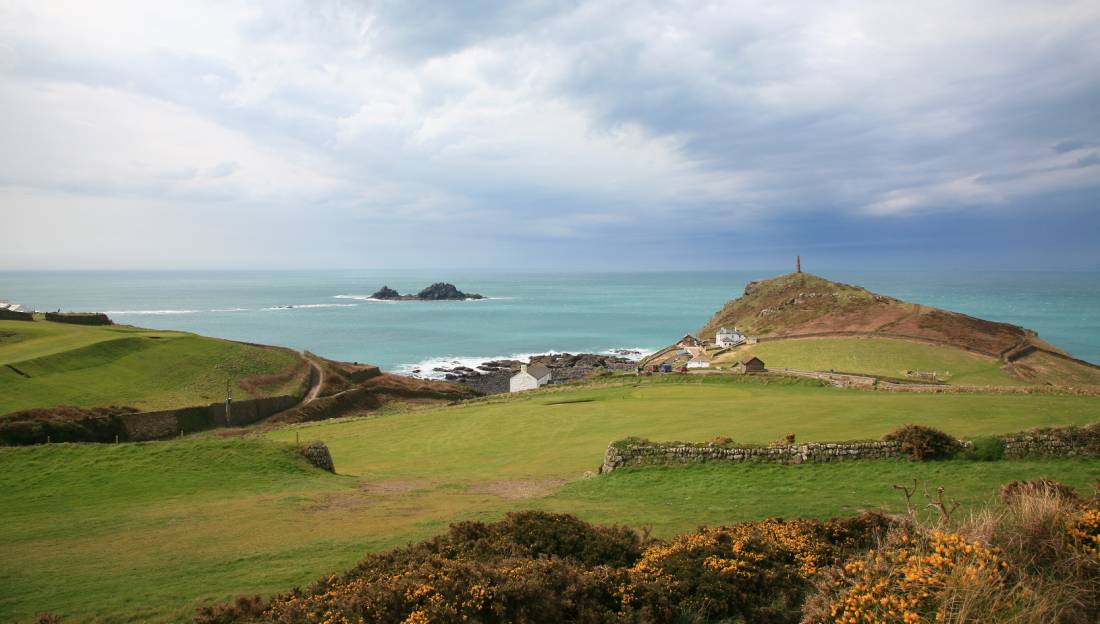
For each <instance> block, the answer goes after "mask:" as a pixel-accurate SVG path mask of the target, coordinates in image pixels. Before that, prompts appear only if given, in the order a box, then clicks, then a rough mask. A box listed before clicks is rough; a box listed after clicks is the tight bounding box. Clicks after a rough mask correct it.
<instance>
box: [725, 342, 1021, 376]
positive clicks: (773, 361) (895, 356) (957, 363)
mask: <svg viewBox="0 0 1100 624" xmlns="http://www.w3.org/2000/svg"><path fill="white" fill-rule="evenodd" d="M752 356H756V357H759V358H760V359H761V360H764V362H765V363H767V365H768V366H770V367H778V368H799V369H803V370H816V371H827V370H835V371H837V372H845V373H864V374H868V375H874V376H879V377H895V378H901V379H904V378H905V371H907V370H914V371H922V372H932V371H935V372H936V373H937V374H938V375H939V376H940V378H941V380H944V381H947V382H948V383H951V384H960V385H982V386H985V385H989V386H1012V385H1024V384H1026V383H1027V382H1026V381H1023V380H1020V379H1018V378H1016V377H1013V376H1012V375H1010V374H1008V373H1006V372H1005V371H1003V370H1001V365H1000V363H999V362H998V361H997V360H996V359H994V358H991V357H986V356H983V355H978V354H976V353H970V352H969V351H963V350H961V349H955V348H952V347H946V346H941V345H934V344H927V343H921V342H914V341H909V340H897V339H893V338H798V339H789V340H778V341H774V342H762V343H758V344H755V345H747V346H743V347H741V348H739V349H737V350H736V351H734V352H731V353H729V354H723V355H721V356H719V357H718V358H717V359H716V363H718V364H728V363H732V362H735V361H739V360H745V359H748V358H750V357H752Z"/></svg>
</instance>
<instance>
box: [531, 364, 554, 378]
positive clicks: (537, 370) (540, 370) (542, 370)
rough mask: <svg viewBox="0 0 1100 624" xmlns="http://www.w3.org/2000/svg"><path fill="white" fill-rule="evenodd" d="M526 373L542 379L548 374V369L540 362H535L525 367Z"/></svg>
mask: <svg viewBox="0 0 1100 624" xmlns="http://www.w3.org/2000/svg"><path fill="white" fill-rule="evenodd" d="M527 374H529V375H531V376H532V377H534V378H535V379H542V378H543V377H545V376H547V375H549V374H550V369H549V368H547V367H545V366H543V365H542V364H535V365H534V366H528V367H527Z"/></svg>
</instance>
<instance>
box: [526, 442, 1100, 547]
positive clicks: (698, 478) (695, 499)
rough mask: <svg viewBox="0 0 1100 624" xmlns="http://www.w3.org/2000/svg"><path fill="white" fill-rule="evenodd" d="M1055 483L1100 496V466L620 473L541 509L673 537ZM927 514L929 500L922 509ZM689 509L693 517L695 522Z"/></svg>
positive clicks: (571, 490)
mask: <svg viewBox="0 0 1100 624" xmlns="http://www.w3.org/2000/svg"><path fill="white" fill-rule="evenodd" d="M1039 477H1047V478H1051V479H1054V480H1057V481H1061V482H1063V483H1066V484H1068V485H1071V486H1074V487H1076V488H1078V490H1079V491H1081V492H1082V493H1088V492H1090V491H1091V490H1092V483H1093V482H1094V481H1096V480H1097V479H1100V461H1097V460H1094V459H1049V460H1029V461H1000V462H972V461H965V460H952V461H939V462H919V463H918V462H908V461H890V460H883V461H868V462H849V463H839V464H817V465H809V464H804V465H799V466H782V465H767V464H696V465H689V466H675V467H666V466H647V467H638V468H626V469H620V470H616V471H615V472H612V473H611V474H609V475H606V476H602V477H600V478H598V479H587V480H581V481H575V482H572V483H570V484H568V485H566V486H564V487H563V488H561V489H560V490H558V491H557V492H555V493H554V494H553V495H552V496H549V497H547V498H546V499H543V500H542V501H540V508H542V509H545V510H547V511H559V512H564V511H568V512H569V513H576V514H578V515H580V516H582V517H584V518H585V519H587V520H589V521H591V522H601V523H611V522H621V520H620V519H621V518H631V519H632V520H631V523H632V524H633V525H634V526H639V527H640V526H645V525H648V526H650V527H652V528H653V532H654V534H656V535H660V536H668V535H676V534H678V533H683V532H685V531H688V530H691V529H694V528H695V527H696V526H697V525H699V524H705V525H717V524H723V523H729V522H732V521H741V520H759V519H762V518H771V517H777V516H785V517H789V516H792V515H793V516H802V517H808V518H830V517H836V516H843V515H852V514H857V513H860V512H863V511H868V510H875V511H888V512H895V513H903V512H905V498H904V496H903V495H902V494H901V493H900V492H898V491H895V490H893V489H892V486H893V485H894V484H899V485H905V486H907V487H910V488H912V485H913V479H916V480H917V482H918V485H919V487H921V488H923V487H924V486H927V487H928V490H929V493H930V494H931V495H932V496H933V497H935V496H936V488H937V487H938V486H940V485H942V486H944V487H945V488H946V496H947V497H948V498H950V499H955V500H958V501H959V502H960V503H962V505H963V506H962V507H961V508H960V509H961V510H962V511H960V512H959V513H962V514H965V513H969V512H970V511H972V510H976V509H979V508H981V507H983V506H985V505H989V504H995V498H996V495H997V489H996V488H997V486H998V485H999V484H1003V483H1008V482H1010V481H1014V480H1016V479H1036V478H1039ZM913 502H914V503H916V504H917V507H919V508H920V509H921V510H922V513H927V514H931V513H932V512H930V511H928V510H927V509H925V505H926V504H927V503H928V501H927V500H925V499H924V497H923V494H918V495H917V497H916V498H915V499H914V501H913ZM685 509H691V510H692V513H691V517H690V518H688V517H686V516H687V514H685V513H684V510H685Z"/></svg>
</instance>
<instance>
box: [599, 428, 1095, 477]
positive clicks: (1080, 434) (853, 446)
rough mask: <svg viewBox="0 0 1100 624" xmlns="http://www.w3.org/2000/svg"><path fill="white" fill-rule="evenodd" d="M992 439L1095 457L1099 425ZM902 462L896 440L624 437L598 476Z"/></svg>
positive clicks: (1018, 454)
mask: <svg viewBox="0 0 1100 624" xmlns="http://www.w3.org/2000/svg"><path fill="white" fill-rule="evenodd" d="M995 437H996V439H997V440H999V441H1000V443H1001V446H1002V448H1003V450H1004V453H1003V458H1004V459H1030V458H1035V457H1100V423H1093V424H1091V425H1085V426H1081V427H1078V426H1068V427H1054V428H1047V429H1035V430H1032V431H1024V432H1018V433H1010V434H1007V435H1002V436H995ZM958 442H959V447H960V448H963V449H966V448H972V447H973V442H970V441H967V440H959V441H958ZM907 458H908V454H907V452H906V451H904V450H903V449H902V444H901V443H900V442H897V441H872V440H853V441H846V442H809V443H805V444H793V443H792V444H770V445H768V446H748V445H741V446H738V445H732V444H721V443H704V444H693V443H691V442H651V441H649V440H644V439H636V438H627V439H625V440H619V441H616V442H612V443H610V444H608V445H607V450H606V451H605V452H604V459H603V464H602V465H601V466H600V473H601V474H606V473H609V472H613V471H615V470H617V469H619V468H624V467H626V466H647V465H660V466H676V465H683V464H698V463H709V462H721V463H765V464H818V463H830V462H840V461H859V460H871V459H895V460H897V459H907Z"/></svg>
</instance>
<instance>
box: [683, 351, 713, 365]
mask: <svg viewBox="0 0 1100 624" xmlns="http://www.w3.org/2000/svg"><path fill="white" fill-rule="evenodd" d="M687 367H688V368H710V359H709V358H707V356H705V355H703V354H702V353H700V354H697V355H696V356H695V357H693V358H691V359H690V360H688V363H687Z"/></svg>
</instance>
